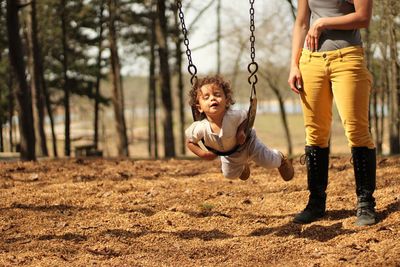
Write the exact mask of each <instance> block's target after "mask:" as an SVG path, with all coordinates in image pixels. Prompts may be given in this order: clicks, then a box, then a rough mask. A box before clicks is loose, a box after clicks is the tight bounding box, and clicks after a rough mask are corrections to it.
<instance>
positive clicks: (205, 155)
mask: <svg viewBox="0 0 400 267" xmlns="http://www.w3.org/2000/svg"><path fill="white" fill-rule="evenodd" d="M186 146H187V148H189V150H190V151H192V152H193V153H194V154H196V155H197V156H199V157H200V158H202V159H205V160H213V159H215V158H216V157H217V155H216V154H214V153H213V152H211V151H204V150H203V149H201V147H200V146H199V145H198V144H196V143H193V142H190V141H189V140H187V141H186Z"/></svg>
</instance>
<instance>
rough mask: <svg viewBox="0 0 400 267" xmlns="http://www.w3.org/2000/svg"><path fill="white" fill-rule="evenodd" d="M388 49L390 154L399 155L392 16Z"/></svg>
mask: <svg viewBox="0 0 400 267" xmlns="http://www.w3.org/2000/svg"><path fill="white" fill-rule="evenodd" d="M388 28H389V35H390V36H389V49H390V97H391V102H390V133H389V143H390V154H399V153H400V109H399V104H400V95H399V94H400V82H399V79H400V77H399V76H400V66H399V64H398V62H397V59H398V57H397V56H398V55H397V38H396V29H395V21H394V15H393V14H391V16H390V19H389V27H388Z"/></svg>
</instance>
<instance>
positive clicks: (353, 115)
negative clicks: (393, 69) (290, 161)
mask: <svg viewBox="0 0 400 267" xmlns="http://www.w3.org/2000/svg"><path fill="white" fill-rule="evenodd" d="M300 71H301V75H302V79H303V87H304V88H303V92H302V93H301V95H300V96H301V103H302V109H303V117H304V125H305V128H306V144H307V145H309V146H319V147H321V148H324V147H328V145H329V138H330V130H331V124H332V102H333V99H335V103H336V107H337V109H338V111H339V115H340V118H341V120H342V124H343V127H344V129H345V133H346V137H347V140H348V143H349V146H350V147H368V148H374V147H375V145H374V142H373V140H372V137H371V135H370V132H369V121H368V109H369V95H370V91H371V84H372V76H371V74H370V72H369V71H368V69H367V68H366V64H365V61H364V51H363V48H362V47H359V46H351V47H346V48H343V49H339V50H333V51H327V52H311V51H309V50H306V49H303V51H302V54H301V57H300Z"/></svg>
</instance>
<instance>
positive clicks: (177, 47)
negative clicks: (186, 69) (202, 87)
mask: <svg viewBox="0 0 400 267" xmlns="http://www.w3.org/2000/svg"><path fill="white" fill-rule="evenodd" d="M174 17H175V31H174V33H175V36H174V37H175V59H176V68H175V72H176V74H177V75H178V101H179V134H180V137H181V139H180V148H181V154H182V155H185V154H186V137H185V106H186V105H185V97H184V91H185V90H184V89H185V88H184V84H183V74H182V38H181V31H180V29H179V15H178V9H177V6H176V5H174Z"/></svg>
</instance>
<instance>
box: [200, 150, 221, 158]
mask: <svg viewBox="0 0 400 267" xmlns="http://www.w3.org/2000/svg"><path fill="white" fill-rule="evenodd" d="M202 151H203V153H202V155H201V156H200V157H201V158H202V159H205V160H213V159H215V158H216V157H218V155H216V154H214V153H213V152H211V151H204V150H202Z"/></svg>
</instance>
